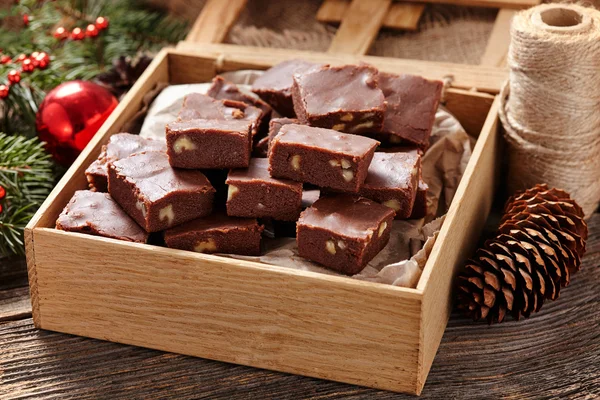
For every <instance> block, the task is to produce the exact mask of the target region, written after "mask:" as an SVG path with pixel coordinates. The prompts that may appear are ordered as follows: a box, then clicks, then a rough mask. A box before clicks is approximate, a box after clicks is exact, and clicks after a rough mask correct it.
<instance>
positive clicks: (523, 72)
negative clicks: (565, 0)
mask: <svg viewBox="0 0 600 400" xmlns="http://www.w3.org/2000/svg"><path fill="white" fill-rule="evenodd" d="M508 65H509V67H510V76H509V81H508V82H507V83H506V84H505V85H504V87H503V89H502V91H501V93H500V95H501V99H502V107H501V110H500V118H501V120H502V124H503V125H504V130H505V138H506V140H507V142H508V144H509V160H508V161H509V174H508V179H509V181H508V182H509V185H508V187H509V190H510V191H511V192H512V191H514V190H518V189H525V188H527V187H531V186H533V185H535V184H536V183H548V185H550V186H551V187H559V188H562V189H564V190H566V191H568V192H570V193H571V195H572V197H573V198H575V200H576V201H577V202H578V203H579V204H580V205H581V207H582V208H583V210H584V212H585V214H586V216H589V215H590V214H592V213H593V212H594V210H595V209H596V207H597V206H598V202H599V201H600V11H597V10H595V9H591V8H585V7H581V6H577V5H567V4H545V5H540V6H537V7H533V8H531V9H528V10H525V11H522V12H520V13H519V14H517V15H516V16H515V17H514V19H513V22H512V26H511V44H510V48H509V54H508Z"/></svg>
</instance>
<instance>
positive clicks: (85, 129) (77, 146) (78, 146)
mask: <svg viewBox="0 0 600 400" xmlns="http://www.w3.org/2000/svg"><path fill="white" fill-rule="evenodd" d="M117 104H118V101H117V99H116V98H115V97H114V96H113V95H112V94H111V93H110V92H109V91H108V90H106V89H104V88H103V87H102V86H99V85H96V84H95V83H92V82H86V81H71V82H65V83H63V84H61V85H59V86H57V87H56V88H54V89H52V90H51V91H50V92H49V93H48V94H47V95H46V98H45V99H44V101H43V102H42V104H41V105H40V108H39V110H38V113H37V120H36V127H37V132H38V136H39V138H40V140H42V141H44V142H46V149H47V150H48V152H49V153H50V154H52V156H53V157H54V159H55V160H56V161H57V162H58V163H59V164H61V165H64V166H68V165H70V164H71V163H73V161H75V159H76V158H77V156H78V155H79V153H80V152H81V151H82V150H83V148H84V147H85V146H86V145H87V144H88V142H89V141H90V140H91V139H92V137H94V135H95V134H96V132H97V131H98V129H100V127H101V126H102V124H103V123H104V121H106V119H107V118H108V116H109V115H110V113H111V112H112V111H113V110H114V109H115V107H117Z"/></svg>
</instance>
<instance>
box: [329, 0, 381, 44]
mask: <svg viewBox="0 0 600 400" xmlns="http://www.w3.org/2000/svg"><path fill="white" fill-rule="evenodd" d="M391 3H392V0H352V2H351V3H350V7H349V8H348V10H346V13H345V14H344V18H343V20H342V23H341V24H340V27H339V29H338V30H337V32H336V34H335V36H334V37H333V40H332V41H331V44H330V46H329V50H328V52H329V53H349V54H366V53H367V51H368V50H369V47H370V46H371V43H372V42H373V40H374V39H375V37H377V34H378V33H379V28H381V23H382V22H383V18H384V17H385V15H386V13H387V10H388V8H389V6H390V4H391Z"/></svg>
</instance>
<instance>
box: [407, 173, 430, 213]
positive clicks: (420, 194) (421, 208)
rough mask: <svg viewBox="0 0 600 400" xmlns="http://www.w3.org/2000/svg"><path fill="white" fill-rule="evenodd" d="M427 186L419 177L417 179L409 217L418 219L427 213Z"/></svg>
mask: <svg viewBox="0 0 600 400" xmlns="http://www.w3.org/2000/svg"><path fill="white" fill-rule="evenodd" d="M428 190H429V186H428V185H427V184H426V183H425V182H424V181H423V179H422V178H421V179H420V180H419V187H418V189H417V196H416V197H415V204H414V206H413V209H412V214H411V215H410V218H409V219H419V218H423V217H425V216H426V215H427V191H428Z"/></svg>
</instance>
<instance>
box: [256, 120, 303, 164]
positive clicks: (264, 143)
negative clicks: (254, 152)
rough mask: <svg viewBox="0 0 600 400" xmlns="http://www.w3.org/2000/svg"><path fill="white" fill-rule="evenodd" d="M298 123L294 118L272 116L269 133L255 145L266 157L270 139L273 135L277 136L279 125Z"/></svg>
mask: <svg viewBox="0 0 600 400" xmlns="http://www.w3.org/2000/svg"><path fill="white" fill-rule="evenodd" d="M299 123H300V121H298V120H297V119H296V118H273V119H272V120H271V121H270V122H269V133H268V134H267V136H265V137H264V138H262V139H261V140H260V141H259V142H258V143H257V144H256V147H257V148H259V149H261V152H263V154H264V156H265V157H266V155H267V154H268V152H269V146H270V145H271V141H272V140H273V138H274V137H275V136H277V134H278V133H279V130H280V129H281V127H282V126H284V125H290V124H299Z"/></svg>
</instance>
